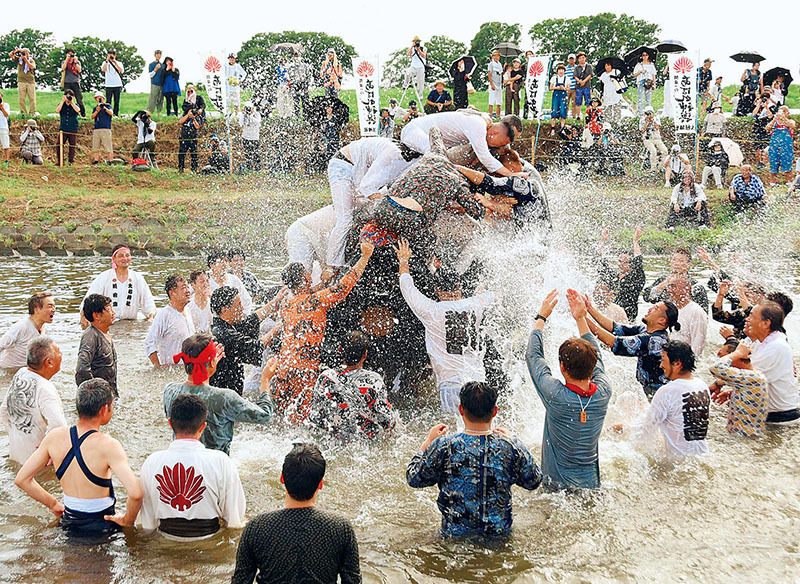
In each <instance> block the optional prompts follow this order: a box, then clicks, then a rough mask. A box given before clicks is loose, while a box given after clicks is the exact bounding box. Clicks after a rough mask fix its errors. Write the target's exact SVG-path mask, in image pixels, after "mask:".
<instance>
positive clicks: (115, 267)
mask: <svg viewBox="0 0 800 584" xmlns="http://www.w3.org/2000/svg"><path fill="white" fill-rule="evenodd" d="M123 250H124V251H127V252H128V253H131V250H130V249H129V248H127V247H125V246H122V247H119V248H117V250H116V251H115V252H114V253H112V254H111V267H112V268H113V269H115V270H116V269H117V262H115V261H114V256H115V255H117V254H118V253H119V252H121V251H123ZM176 363H177V361H176Z"/></svg>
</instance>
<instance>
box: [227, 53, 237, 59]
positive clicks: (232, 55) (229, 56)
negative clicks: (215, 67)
mask: <svg viewBox="0 0 800 584" xmlns="http://www.w3.org/2000/svg"><path fill="white" fill-rule="evenodd" d="M228 58H229V59H235V58H236V55H234V54H233V53H231V54H230V55H228Z"/></svg>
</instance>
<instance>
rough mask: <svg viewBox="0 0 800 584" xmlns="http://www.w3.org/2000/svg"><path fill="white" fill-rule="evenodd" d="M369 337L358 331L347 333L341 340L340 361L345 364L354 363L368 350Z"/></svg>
mask: <svg viewBox="0 0 800 584" xmlns="http://www.w3.org/2000/svg"><path fill="white" fill-rule="evenodd" d="M369 345H370V341H369V337H368V336H367V335H365V334H364V333H362V332H360V331H351V332H349V333H347V335H346V336H345V337H344V340H343V341H342V361H344V364H345V365H355V364H356V363H358V362H359V361H361V359H362V358H363V357H364V355H366V354H367V351H368V350H369Z"/></svg>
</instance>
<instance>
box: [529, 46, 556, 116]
mask: <svg viewBox="0 0 800 584" xmlns="http://www.w3.org/2000/svg"><path fill="white" fill-rule="evenodd" d="M549 71H550V55H538V56H531V57H530V58H529V59H528V71H527V75H526V78H525V95H526V99H525V101H526V102H527V104H528V113H530V114H531V118H532V119H539V118H541V117H542V109H544V96H545V93H547V73H548V72H549Z"/></svg>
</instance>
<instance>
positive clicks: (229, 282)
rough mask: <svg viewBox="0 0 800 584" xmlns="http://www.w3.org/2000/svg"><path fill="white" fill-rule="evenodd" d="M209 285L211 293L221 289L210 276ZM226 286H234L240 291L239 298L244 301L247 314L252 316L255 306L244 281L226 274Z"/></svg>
mask: <svg viewBox="0 0 800 584" xmlns="http://www.w3.org/2000/svg"><path fill="white" fill-rule="evenodd" d="M208 283H209V284H211V293H212V294H213V293H214V290H216V289H217V288H219V287H220V285H219V284H218V283H217V281H216V280H215V279H214V278H213V277H212V276H211V275H210V274H209V276H208ZM225 286H233V287H234V288H236V289H237V290H238V291H239V297H240V298H241V299H242V308H243V309H244V313H245V314H250V308H251V307H252V306H253V299H252V297H251V296H250V293H249V292H248V291H247V288H245V287H244V284H243V283H242V281H241V280H240V279H239V278H238V277H236V276H234V275H233V274H231V273H227V274H225Z"/></svg>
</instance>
